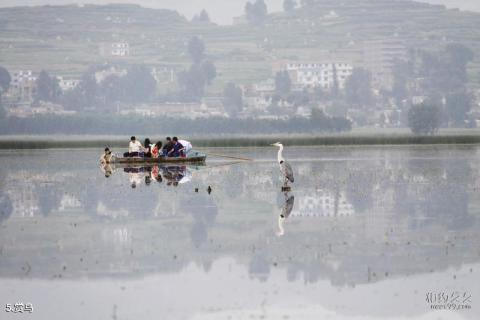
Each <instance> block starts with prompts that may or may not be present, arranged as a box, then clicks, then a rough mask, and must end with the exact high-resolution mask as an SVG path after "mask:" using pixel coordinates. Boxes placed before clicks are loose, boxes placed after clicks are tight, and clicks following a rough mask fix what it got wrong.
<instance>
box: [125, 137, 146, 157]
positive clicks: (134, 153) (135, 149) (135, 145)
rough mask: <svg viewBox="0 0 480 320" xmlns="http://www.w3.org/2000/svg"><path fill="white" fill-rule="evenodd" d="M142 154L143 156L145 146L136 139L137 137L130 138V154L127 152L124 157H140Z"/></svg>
mask: <svg viewBox="0 0 480 320" xmlns="http://www.w3.org/2000/svg"><path fill="white" fill-rule="evenodd" d="M140 153H142V154H143V146H142V144H141V143H140V141H138V140H137V138H135V136H132V137H131V138H130V143H129V144H128V152H125V153H124V154H123V156H124V157H138V156H140Z"/></svg>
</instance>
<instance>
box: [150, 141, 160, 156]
mask: <svg viewBox="0 0 480 320" xmlns="http://www.w3.org/2000/svg"><path fill="white" fill-rule="evenodd" d="M161 152H162V141H158V142H157V143H155V145H154V146H153V148H152V158H158V157H159V156H160V153H161Z"/></svg>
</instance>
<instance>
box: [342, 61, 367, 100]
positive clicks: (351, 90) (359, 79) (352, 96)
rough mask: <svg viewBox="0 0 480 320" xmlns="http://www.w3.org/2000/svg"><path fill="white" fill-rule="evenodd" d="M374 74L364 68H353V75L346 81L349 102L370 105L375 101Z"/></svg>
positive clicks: (346, 95)
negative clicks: (373, 91)
mask: <svg viewBox="0 0 480 320" xmlns="http://www.w3.org/2000/svg"><path fill="white" fill-rule="evenodd" d="M371 79H372V76H371V74H370V72H369V71H367V70H365V69H363V68H356V69H353V72H352V75H351V76H350V77H349V78H348V79H347V81H346V82H345V97H346V99H347V102H348V103H350V104H351V105H355V106H357V107H365V106H369V105H370V104H372V102H373V95H372V80H371Z"/></svg>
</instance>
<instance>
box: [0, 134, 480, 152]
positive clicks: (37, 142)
mask: <svg viewBox="0 0 480 320" xmlns="http://www.w3.org/2000/svg"><path fill="white" fill-rule="evenodd" d="M141 139H143V137H141ZM187 139H189V140H190V141H192V143H193V145H194V146H195V147H264V146H268V145H270V144H271V143H274V142H277V141H281V142H282V143H283V144H285V145H289V146H335V145H339V146H343V145H423V144H477V143H480V135H478V134H451V133H449V134H439V135H435V136H416V135H412V134H383V135H382V134H380V135H374V134H360V135H350V134H347V135H324V136H309V135H284V136H269V135H265V136H257V135H252V136H243V137H241V136H225V137H190V138H187ZM128 140H129V139H128V137H90V138H82V137H81V136H78V137H72V138H68V137H67V138H62V139H59V138H49V137H28V138H26V137H21V136H15V137H1V138H0V149H4V150H8V149H53V148H55V149H56V148H59V149H74V148H104V147H105V146H109V147H111V148H126V146H127V144H128ZM151 140H152V141H157V140H163V138H158V137H157V138H155V137H153V138H151Z"/></svg>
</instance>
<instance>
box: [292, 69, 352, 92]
mask: <svg viewBox="0 0 480 320" xmlns="http://www.w3.org/2000/svg"><path fill="white" fill-rule="evenodd" d="M285 70H287V71H288V73H289V74H290V78H291V79H292V82H293V83H295V84H297V85H301V86H304V87H311V88H314V87H321V88H323V89H331V88H333V87H334V85H335V82H336V83H338V87H339V88H340V89H341V88H343V87H345V82H346V81H347V79H348V77H349V76H350V75H351V74H352V71H353V67H352V65H351V64H349V63H345V62H335V63H325V62H324V63H321V62H290V63H287V64H286V66H285Z"/></svg>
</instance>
